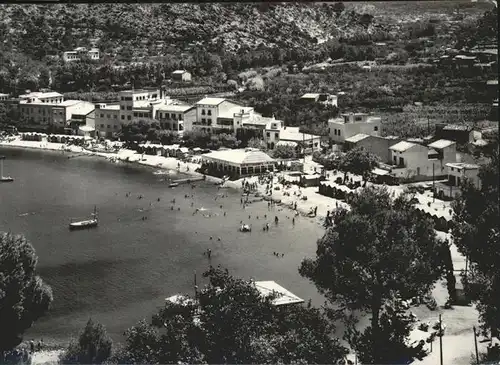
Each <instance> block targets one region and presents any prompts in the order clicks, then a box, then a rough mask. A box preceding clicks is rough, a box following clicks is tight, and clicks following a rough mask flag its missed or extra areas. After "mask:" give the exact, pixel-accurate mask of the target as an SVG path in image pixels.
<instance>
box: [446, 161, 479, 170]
mask: <svg viewBox="0 0 500 365" xmlns="http://www.w3.org/2000/svg"><path fill="white" fill-rule="evenodd" d="M446 166H448V167H453V168H456V169H458V170H477V169H479V165H476V164H472V163H463V162H450V163H447V164H446Z"/></svg>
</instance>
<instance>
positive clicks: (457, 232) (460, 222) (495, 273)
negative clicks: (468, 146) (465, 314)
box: [452, 138, 500, 336]
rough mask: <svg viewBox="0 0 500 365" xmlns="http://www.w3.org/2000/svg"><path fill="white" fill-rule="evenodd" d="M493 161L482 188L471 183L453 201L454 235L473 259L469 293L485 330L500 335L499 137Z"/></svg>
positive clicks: (467, 284)
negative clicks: (475, 304) (499, 332)
mask: <svg viewBox="0 0 500 365" xmlns="http://www.w3.org/2000/svg"><path fill="white" fill-rule="evenodd" d="M491 157H492V158H491V161H490V162H489V163H488V164H487V165H484V166H482V167H481V169H480V172H479V177H480V179H481V187H480V188H479V189H477V188H475V187H474V186H473V185H472V184H471V183H470V182H465V183H464V184H463V185H462V194H461V197H460V198H459V199H457V200H456V201H455V202H454V204H453V211H454V214H453V220H454V222H455V224H454V226H453V228H452V235H453V239H454V242H455V244H456V245H457V248H458V250H459V251H460V252H461V253H462V254H463V255H464V256H466V257H468V258H469V262H470V266H469V268H470V269H469V275H468V277H466V278H464V279H465V280H464V288H465V291H466V292H467V294H468V295H469V296H470V297H471V298H472V299H473V300H475V301H476V302H477V309H478V311H479V320H480V323H481V328H482V330H483V332H485V333H486V332H487V331H488V330H490V331H491V332H492V335H494V336H498V331H499V330H500V301H499V299H498V298H500V268H499V265H498V263H499V262H500V229H499V226H498V222H499V221H500V216H499V195H498V194H499V192H498V179H499V174H498V168H499V167H498V163H499V161H498V138H497V140H496V142H495V147H494V148H493V155H492V156H491Z"/></svg>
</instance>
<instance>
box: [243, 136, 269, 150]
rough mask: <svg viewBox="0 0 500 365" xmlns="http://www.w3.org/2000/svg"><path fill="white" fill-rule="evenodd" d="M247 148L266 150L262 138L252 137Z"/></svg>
mask: <svg viewBox="0 0 500 365" xmlns="http://www.w3.org/2000/svg"><path fill="white" fill-rule="evenodd" d="M247 147H250V148H257V149H259V150H263V151H264V150H266V143H265V142H264V140H263V139H262V138H256V137H252V138H250V140H249V141H248V143H247Z"/></svg>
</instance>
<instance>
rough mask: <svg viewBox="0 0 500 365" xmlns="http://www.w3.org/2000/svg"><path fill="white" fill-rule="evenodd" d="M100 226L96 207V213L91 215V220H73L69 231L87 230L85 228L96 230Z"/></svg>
mask: <svg viewBox="0 0 500 365" xmlns="http://www.w3.org/2000/svg"><path fill="white" fill-rule="evenodd" d="M97 224H98V218H97V209H96V207H94V213H92V214H91V218H90V219H86V220H83V221H75V222H73V220H71V222H70V223H69V229H70V230H75V229H85V228H94V227H97Z"/></svg>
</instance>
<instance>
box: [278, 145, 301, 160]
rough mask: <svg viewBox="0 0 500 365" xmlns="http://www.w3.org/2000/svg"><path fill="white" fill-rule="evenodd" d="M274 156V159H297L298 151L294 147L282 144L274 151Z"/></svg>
mask: <svg viewBox="0 0 500 365" xmlns="http://www.w3.org/2000/svg"><path fill="white" fill-rule="evenodd" d="M272 154H273V157H274V158H283V159H288V158H295V157H297V151H296V150H295V147H294V146H290V145H282V144H280V145H276V146H275V147H274V149H273V152H272Z"/></svg>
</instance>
